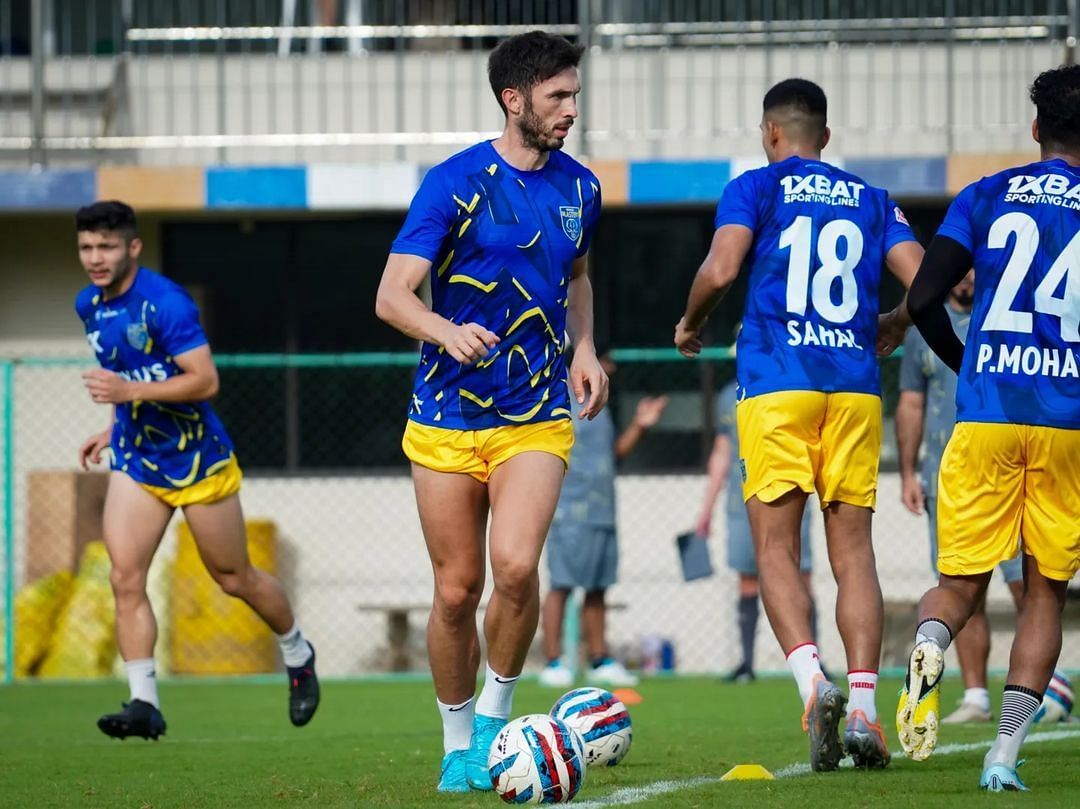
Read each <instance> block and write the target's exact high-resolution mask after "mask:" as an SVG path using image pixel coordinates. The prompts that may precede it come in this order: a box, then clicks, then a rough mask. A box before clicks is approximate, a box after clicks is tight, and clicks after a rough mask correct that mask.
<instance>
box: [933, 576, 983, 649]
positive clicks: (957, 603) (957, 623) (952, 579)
mask: <svg viewBox="0 0 1080 809" xmlns="http://www.w3.org/2000/svg"><path fill="white" fill-rule="evenodd" d="M989 583H990V573H989V572H987V573H979V574H976V575H974V576H946V575H945V574H944V573H942V574H941V575H940V576H939V577H938V585H937V587H932V588H930V589H929V590H927V591H926V594H925V595H924V596H923V597H922V600H921V601H920V602H919V621H925V620H927V619H929V618H936V619H937V620H939V621H941V622H942V623H944V624H945V626H947V627H948V628H949V631H950V632H952V633H953V637H954V638H955V637H956V635H957V633H959V632H960V631H961V630H962V629H963V628H964V627H965V626H966V625H967V622H968V620H969V619H970V618H971V616H972V614H973V613H974V612H975V608H976V605H978V604H979V602H980V601H981V600H982V599H983V598H985V597H986V587H987V585H988V584H989Z"/></svg>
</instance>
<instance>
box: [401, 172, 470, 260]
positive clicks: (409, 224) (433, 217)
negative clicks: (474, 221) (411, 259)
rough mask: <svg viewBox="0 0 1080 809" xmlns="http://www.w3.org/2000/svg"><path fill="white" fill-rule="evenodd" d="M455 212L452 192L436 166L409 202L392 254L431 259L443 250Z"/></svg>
mask: <svg viewBox="0 0 1080 809" xmlns="http://www.w3.org/2000/svg"><path fill="white" fill-rule="evenodd" d="M456 215H457V206H456V204H455V203H454V196H453V193H452V192H451V191H450V189H449V188H447V187H446V183H445V182H444V180H443V176H442V172H441V171H440V169H439V167H436V168H434V169H432V170H431V171H429V172H428V173H427V174H426V175H425V176H424V180H423V182H421V183H420V188H419V189H418V190H417V192H416V196H414V197H413V200H412V203H411V204H410V205H409V214H408V216H406V217H405V224H404V225H402V226H401V230H400V231H399V232H398V235H397V238H396V239H394V243H393V245H391V247H390V252H391V253H404V254H407V255H411V256H419V257H420V258H426V259H427V260H428V261H434V260H435V258H436V257H437V256H438V255H439V251H440V250H441V249H442V246H443V243H444V242H445V241H446V237H447V236H448V235H449V234H450V227H451V225H452V224H453V222H454V218H455V217H456Z"/></svg>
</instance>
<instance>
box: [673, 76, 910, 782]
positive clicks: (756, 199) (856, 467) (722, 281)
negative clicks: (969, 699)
mask: <svg viewBox="0 0 1080 809" xmlns="http://www.w3.org/2000/svg"><path fill="white" fill-rule="evenodd" d="M763 107H764V111H763V117H762V121H761V132H762V144H763V146H764V149H765V154H766V156H767V157H768V160H769V165H768V166H766V167H765V168H761V169H757V170H754V171H749V172H747V173H745V174H743V175H740V176H739V177H737V178H735V180H734V181H732V182H731V183H730V184H729V185H728V187H727V188H726V189H725V190H724V196H723V198H722V199H721V200H720V204H719V206H718V208H717V212H716V232H715V234H714V235H713V240H712V246H711V247H710V250H709V253H708V255H707V256H706V258H705V261H704V263H703V264H702V266H701V268H700V269H699V270H698V272H697V276H696V277H695V279H694V283H693V286H692V287H691V290H690V298H689V301H688V303H687V307H686V313H685V314H684V315H683V318H682V320H680V321H679V323H678V325H676V327H675V345H676V346H677V347H678V348H679V350H680V351H682V353H683V354H684V355H686V356H694V355H696V354H697V353H698V352H699V351H700V350H701V346H702V343H701V330H702V329H703V328H704V326H705V321H706V318H707V317H708V316H709V314H710V313H711V312H712V310H713V309H714V308H715V306H716V304H717V303H718V302H719V301H720V299H721V298H722V297H723V295H724V294H725V293H726V292H727V290H728V288H729V287H730V286H731V284H732V283H733V282H734V281H735V278H736V276H737V275H738V273H739V271H740V269H741V268H742V266H743V265H744V263H745V265H746V266H747V268H748V271H749V273H750V279H749V286H748V289H747V293H746V309H745V313H744V315H743V328H742V331H741V332H740V333H739V337H738V343H737V351H736V368H737V371H736V375H737V380H738V385H739V388H738V400H739V401H738V405H737V407H736V421H737V426H738V431H739V448H740V453H741V457H740V459H739V462H740V467H741V472H742V479H743V499H744V500H745V501H746V506H747V513H748V514H749V517H750V529H751V533H752V534H753V538H754V548H755V552H756V557H757V563H758V569H759V575H760V581H761V599H762V602H763V603H764V605H765V612H766V614H767V615H768V617H769V622H770V623H771V624H772V628H773V632H774V633H775V635H776V639H777V640H778V641H779V642H780V645H781V647H782V648H783V649H784V652H785V654H786V656H787V661H788V665H789V666H790V667H791V671H792V673H793V674H794V676H795V681H796V683H797V684H798V687H799V694H800V697H801V698H802V703H803V707H804V712H803V728H804V730H807V731H808V732H809V735H810V766H811V767H812V768H813V769H814V770H819V771H821V770H834V769H836V768H837V766H839V764H840V760H841V759H842V758H843V756H844V754H845V752H846V753H848V754H850V755H851V756H852V758H853V760H854V762H855V764H856V766H859V767H867V768H876V767H884V766H886V765H887V764H888V763H889V751H888V747H887V746H886V744H885V739H884V735H883V734H882V731H881V726H880V724H878V722H877V708H876V705H875V700H874V695H875V690H876V687H877V677H878V675H877V671H878V664H879V660H880V656H881V634H882V625H883V621H884V607H883V604H882V598H881V588H880V586H879V584H878V576H877V569H876V567H875V561H874V549H873V545H872V544H871V536H870V521H871V516H872V514H873V509H874V505H875V502H876V495H877V473H878V455H879V453H880V449H881V385H880V378H879V371H878V361H877V357H876V356H875V342H876V344H877V349H878V351H879V353H883V354H884V353H888V352H891V351H892V350H893V349H894V348H895V347H896V346H897V345H898V344H899V343H900V342H901V341H902V340H903V336H904V332H905V330H906V328H907V325H908V319H907V312H906V309H905V307H904V305H903V304H901V305H900V306H899V307H897V308H896V309H895V310H893V311H892V312H890V313H888V314H886V315H882V316H881V317H880V318H879V315H878V305H879V303H878V289H879V285H880V282H881V274H882V268H883V267H888V269H889V270H890V271H891V272H892V273H893V274H894V275H896V277H897V278H899V279H900V281H901V282H903V284H904V286H905V287H906V286H907V285H908V283H909V282H910V280H911V278H913V277H914V275H915V272H916V270H917V268H918V266H919V260H920V259H921V258H922V252H923V251H922V248H921V247H920V246H919V244H918V242H916V241H915V237H914V235H913V234H912V232H911V229H910V228H909V227H908V224H907V220H906V219H905V218H904V215H903V213H902V212H901V211H900V208H899V207H898V206H897V205H896V203H894V202H893V201H892V200H890V199H889V197H888V194H887V193H886V192H885V191H883V190H881V189H879V188H874V187H873V186H871V185H869V184H868V183H866V182H865V181H864V180H862V179H860V178H859V177H856V176H854V175H852V174H850V173H848V172H845V171H842V170H841V169H839V168H837V167H836V166H833V165H830V164H829V163H826V162H823V161H822V160H821V151H822V149H824V148H825V145H826V144H827V143H828V141H829V129H828V126H827V125H826V108H827V103H826V99H825V93H824V92H823V91H822V90H821V88H820V87H818V86H817V85H816V84H814V83H813V82H809V81H806V80H804V79H788V80H786V81H782V82H780V83H779V84H777V85H776V86H775V87H773V88H772V89H771V90H769V92H768V93H766V95H765V99H764V104H763ZM815 490H816V492H817V495H818V499H819V500H820V501H821V504H822V510H823V512H824V517H825V536H826V540H827V543H828V548H829V562H830V564H831V565H832V570H833V575H834V577H835V578H836V583H837V603H836V622H837V627H838V629H839V631H840V636H841V638H842V639H843V641H844V649H845V651H846V652H847V662H848V685H849V690H850V702H848V701H847V700H846V699H845V697H844V695H843V694H842V693H841V691H840V689H839V688H837V687H836V686H835V685H833V684H832V683H831V682H829V681H828V680H827V679H826V677H825V675H824V673H823V672H822V669H821V661H820V658H819V656H818V648H817V645H816V644H815V643H814V641H813V633H812V631H811V623H810V613H811V601H810V591H809V589H808V587H807V583H806V582H805V581H804V579H803V577H802V576H801V575H800V573H799V556H800V523H801V522H802V516H803V511H804V509H805V507H806V499H807V496H808V495H809V494H810V493H811V492H814V491H815ZM845 703H847V706H848V710H847V725H846V729H845V732H844V739H843V743H841V740H840V738H839V723H840V721H841V720H842V719H843V718H844V705H845Z"/></svg>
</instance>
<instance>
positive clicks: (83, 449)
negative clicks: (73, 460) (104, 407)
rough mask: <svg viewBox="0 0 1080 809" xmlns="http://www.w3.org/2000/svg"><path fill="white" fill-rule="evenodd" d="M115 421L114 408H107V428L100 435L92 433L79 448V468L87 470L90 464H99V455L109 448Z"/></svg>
mask: <svg viewBox="0 0 1080 809" xmlns="http://www.w3.org/2000/svg"><path fill="white" fill-rule="evenodd" d="M115 421H116V407H115V406H113V407H110V408H109V426H108V427H106V428H105V429H104V430H102V431H101V432H100V433H94V434H93V435H92V436H90V437H89V438H87V439H86V440H85V441H83V442H82V446H80V447H79V466H81V467H82V468H83V469H89V468H90V464H94V465H97V464H99V463H101V453H102V452H104V451H105V450H106V449H108V447H109V443H110V441H111V440H112V430H113V423H114V422H115Z"/></svg>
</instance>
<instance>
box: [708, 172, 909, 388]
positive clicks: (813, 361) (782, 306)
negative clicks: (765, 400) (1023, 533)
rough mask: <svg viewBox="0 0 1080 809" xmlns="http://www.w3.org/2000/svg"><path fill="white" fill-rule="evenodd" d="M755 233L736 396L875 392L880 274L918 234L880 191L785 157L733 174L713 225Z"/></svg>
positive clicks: (844, 174)
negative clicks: (899, 248)
mask: <svg viewBox="0 0 1080 809" xmlns="http://www.w3.org/2000/svg"><path fill="white" fill-rule="evenodd" d="M724 225H744V226H745V227H747V228H749V229H750V230H752V231H753V233H754V241H753V245H752V247H751V249H750V252H749V254H748V256H747V259H746V264H747V267H748V268H749V273H750V277H749V283H748V288H747V292H746V308H745V313H744V315H743V327H742V331H741V332H740V333H739V338H738V345H737V351H736V354H735V356H736V366H737V375H738V382H739V388H740V396H759V395H761V394H764V393H774V392H776V391H783V390H815V391H825V392H837V391H843V392H848V393H871V394H880V392H881V381H880V373H879V369H878V361H877V355H876V350H875V346H876V342H877V320H878V309H879V299H878V292H879V288H880V284H881V271H882V268H883V266H884V263H885V256H886V254H887V253H888V252H889V250H891V249H892V248H893V247H894V246H895V245H897V244H899V243H901V242H905V241H914V240H915V236H914V234H913V233H912V232H911V228H910V227H908V223H907V220H906V219H905V218H904V214H903V213H902V212H901V210H900V208H899V206H897V204H896V203H895V202H893V201H892V200H890V199H889V197H888V194H887V193H886V192H885V191H883V190H882V189H880V188H875V187H873V186H871V185H868V184H867V183H866V182H865V181H863V180H861V179H860V178H858V177H856V176H855V175H853V174H850V173H848V172H846V171H843V170H841V169H839V168H837V167H836V166H832V165H830V164H828V163H823V162H821V161H816V160H804V159H802V158H800V157H790V158H788V159H787V160H784V161H782V162H779V163H774V164H772V165H770V166H766V167H764V168H760V169H755V170H753V171H748V172H746V173H745V174H742V175H740V176H738V177H736V178H735V179H734V180H733V181H732V182H731V183H730V184H729V185H728V186H727V188H726V189H724V195H723V198H722V199H721V200H720V204H719V205H718V206H717V210H716V227H717V228H720V227H722V226H724Z"/></svg>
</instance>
